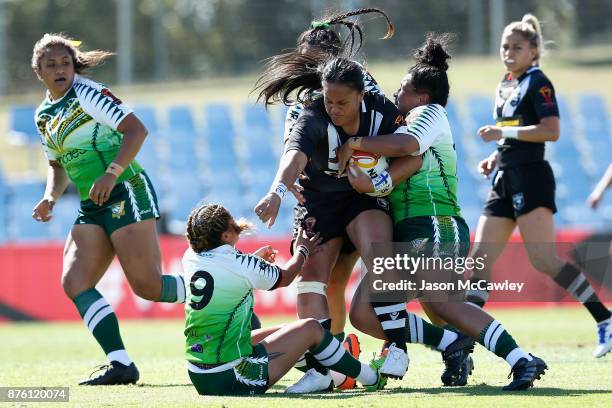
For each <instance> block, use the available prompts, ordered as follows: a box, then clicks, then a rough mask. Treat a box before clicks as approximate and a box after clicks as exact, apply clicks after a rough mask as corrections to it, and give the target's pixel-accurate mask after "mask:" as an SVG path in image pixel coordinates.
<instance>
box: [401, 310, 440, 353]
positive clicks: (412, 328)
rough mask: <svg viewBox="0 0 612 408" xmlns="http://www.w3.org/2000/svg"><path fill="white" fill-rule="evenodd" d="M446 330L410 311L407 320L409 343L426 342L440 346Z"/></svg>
mask: <svg viewBox="0 0 612 408" xmlns="http://www.w3.org/2000/svg"><path fill="white" fill-rule="evenodd" d="M444 332H445V330H444V329H442V328H440V327H438V326H434V325H433V324H431V323H429V322H427V321H425V320H423V319H421V318H420V317H419V316H417V315H415V314H414V313H408V319H407V320H406V338H407V339H408V342H409V343H419V344H425V345H427V346H430V347H433V348H436V349H437V348H438V345H439V344H440V341H441V340H442V338H443V337H444Z"/></svg>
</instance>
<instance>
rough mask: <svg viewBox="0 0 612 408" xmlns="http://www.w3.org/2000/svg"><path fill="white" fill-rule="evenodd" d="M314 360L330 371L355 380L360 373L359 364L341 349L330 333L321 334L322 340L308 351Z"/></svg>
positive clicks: (340, 345)
mask: <svg viewBox="0 0 612 408" xmlns="http://www.w3.org/2000/svg"><path fill="white" fill-rule="evenodd" d="M310 352H311V353H312V355H313V356H314V358H315V359H316V360H317V361H318V362H319V363H320V364H321V365H323V366H325V367H327V368H329V369H330V370H334V371H337V372H339V373H342V374H344V375H346V376H348V377H351V378H357V377H358V376H359V373H360V372H361V363H360V362H359V360H356V359H355V358H354V357H353V356H351V355H350V354H349V353H348V351H346V350H345V348H344V347H342V343H341V342H339V341H338V340H337V339H336V338H335V337H334V336H332V334H331V333H330V332H328V331H327V330H325V331H324V332H323V340H321V343H319V345H318V346H316V347H315V348H314V349H312V350H311V351H310Z"/></svg>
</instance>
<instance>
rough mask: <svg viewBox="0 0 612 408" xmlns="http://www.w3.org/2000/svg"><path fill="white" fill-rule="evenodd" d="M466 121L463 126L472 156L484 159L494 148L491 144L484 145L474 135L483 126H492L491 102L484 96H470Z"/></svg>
mask: <svg viewBox="0 0 612 408" xmlns="http://www.w3.org/2000/svg"><path fill="white" fill-rule="evenodd" d="M467 106H468V118H467V119H468V120H467V121H466V125H465V133H466V135H467V137H468V138H469V139H470V140H472V141H473V142H474V143H473V145H472V146H473V148H474V149H475V150H474V151H473V154H474V155H475V156H476V157H479V158H485V157H486V156H488V155H489V154H491V151H493V149H494V148H495V145H494V144H493V143H485V142H483V141H482V139H481V138H480V137H479V136H478V135H477V134H476V131H477V130H478V128H480V127H481V126H484V125H491V124H494V123H495V121H494V119H493V100H492V99H491V98H489V97H486V96H481V95H472V96H470V97H468V102H467Z"/></svg>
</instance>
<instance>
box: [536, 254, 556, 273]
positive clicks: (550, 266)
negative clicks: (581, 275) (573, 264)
mask: <svg viewBox="0 0 612 408" xmlns="http://www.w3.org/2000/svg"><path fill="white" fill-rule="evenodd" d="M529 261H530V262H531V265H532V266H533V267H534V268H535V269H537V270H538V271H540V272H543V273H545V274H547V275H554V274H555V273H556V272H558V270H559V267H558V265H557V262H556V259H555V258H554V257H545V256H541V255H533V256H530V257H529Z"/></svg>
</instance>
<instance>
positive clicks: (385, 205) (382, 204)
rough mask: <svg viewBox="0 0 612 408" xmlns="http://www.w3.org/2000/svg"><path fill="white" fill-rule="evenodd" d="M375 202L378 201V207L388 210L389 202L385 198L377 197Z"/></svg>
mask: <svg viewBox="0 0 612 408" xmlns="http://www.w3.org/2000/svg"><path fill="white" fill-rule="evenodd" d="M376 202H377V203H378V206H379V207H380V208H382V209H383V210H385V211H389V202H388V201H387V200H385V199H384V198H377V199H376Z"/></svg>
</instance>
